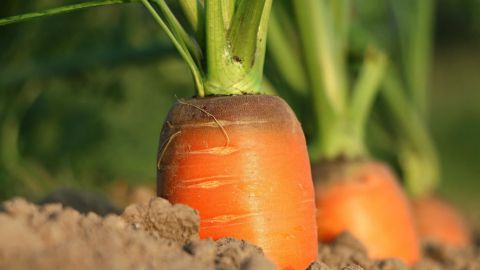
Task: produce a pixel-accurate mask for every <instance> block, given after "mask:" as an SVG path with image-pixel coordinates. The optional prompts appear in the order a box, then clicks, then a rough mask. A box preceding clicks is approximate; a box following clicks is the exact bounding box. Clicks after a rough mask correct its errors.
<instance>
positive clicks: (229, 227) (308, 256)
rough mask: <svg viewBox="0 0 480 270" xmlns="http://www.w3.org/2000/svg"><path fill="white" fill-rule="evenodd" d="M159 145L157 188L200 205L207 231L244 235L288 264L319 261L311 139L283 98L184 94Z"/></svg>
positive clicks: (296, 265) (296, 266)
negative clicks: (307, 141)
mask: <svg viewBox="0 0 480 270" xmlns="http://www.w3.org/2000/svg"><path fill="white" fill-rule="evenodd" d="M160 146H161V147H160V149H159V171H158V194H159V195H160V196H162V197H165V198H168V199H169V200H170V201H172V202H175V203H184V204H187V205H190V206H192V207H193V208H196V209H198V210H199V211H200V217H201V223H200V237H201V238H208V237H212V238H214V239H218V238H220V237H225V236H233V237H236V238H239V239H246V240H248V241H251V242H253V243H255V244H257V245H259V246H260V247H262V249H263V251H264V252H265V253H266V255H267V256H269V257H270V258H272V259H273V260H274V261H275V262H276V263H277V265H279V266H280V267H282V268H283V269H305V268H306V267H307V266H308V265H309V264H310V263H311V262H312V261H314V260H315V258H316V256H317V254H316V250H317V247H316V241H315V239H316V233H315V230H316V229H315V220H314V215H315V214H314V213H315V209H314V207H315V206H314V200H313V187H312V183H311V176H310V166H309V160H308V154H307V150H306V146H305V139H304V135H303V132H302V130H301V128H300V125H299V123H298V121H297V119H296V117H295V115H294V113H293V112H292V111H291V109H290V108H289V107H288V105H287V104H286V103H285V102H284V101H283V100H282V99H280V98H278V97H274V96H264V95H244V96H233V97H212V98H204V99H190V100H186V101H179V102H177V104H176V105H175V106H174V107H173V108H172V110H171V111H170V113H169V115H168V117H167V121H166V124H165V126H164V128H163V130H162V135H161V139H160Z"/></svg>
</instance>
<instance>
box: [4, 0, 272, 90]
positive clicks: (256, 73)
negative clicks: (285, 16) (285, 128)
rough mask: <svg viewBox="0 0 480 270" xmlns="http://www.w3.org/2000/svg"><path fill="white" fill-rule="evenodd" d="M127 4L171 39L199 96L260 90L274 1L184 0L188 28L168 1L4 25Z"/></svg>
mask: <svg viewBox="0 0 480 270" xmlns="http://www.w3.org/2000/svg"><path fill="white" fill-rule="evenodd" d="M128 2H141V3H142V4H143V5H144V6H145V7H146V8H147V9H148V11H149V12H150V13H151V14H152V16H153V17H154V19H155V20H156V22H157V23H158V24H159V25H160V27H161V28H162V29H163V30H164V31H165V32H166V34H167V35H168V37H169V38H170V39H171V40H172V42H173V43H174V45H175V47H176V48H177V50H178V52H179V53H180V55H181V57H182V58H183V60H184V61H185V62H186V63H187V65H188V66H189V68H190V70H191V72H192V74H193V77H194V80H195V86H196V90H197V91H196V92H197V96H200V97H203V96H208V95H239V94H256V93H260V92H261V89H260V88H261V81H262V74H263V64H264V58H265V47H266V34H267V24H268V17H269V14H270V9H271V5H272V0H230V1H219V0H179V1H177V4H178V5H179V6H180V9H181V10H182V12H183V15H184V17H186V18H187V21H188V24H189V26H187V27H185V26H183V25H182V24H181V23H180V20H179V19H177V17H176V16H175V15H174V13H173V12H172V10H171V9H170V7H169V6H168V5H167V3H166V1H165V0H100V1H91V2H84V3H80V4H74V5H69V6H63V7H58V8H53V9H49V10H45V11H41V12H33V13H27V14H22V15H16V16H12V17H8V18H4V19H0V26H1V25H6V24H10V23H15V22H21V21H25V20H29V19H33V18H38V17H44V16H50V15H55V14H60V13H66V12H71V11H74V10H79V9H84V8H89V7H96V6H105V5H111V4H119V3H128ZM187 29H189V30H190V31H187Z"/></svg>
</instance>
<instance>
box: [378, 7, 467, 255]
mask: <svg viewBox="0 0 480 270" xmlns="http://www.w3.org/2000/svg"><path fill="white" fill-rule="evenodd" d="M392 4H393V8H394V9H393V11H394V14H395V15H396V16H395V21H396V22H395V24H396V25H397V27H398V31H397V32H396V33H395V31H392V32H393V33H395V34H396V38H397V39H398V41H400V40H401V41H402V42H398V44H399V47H400V50H397V48H396V49H395V50H392V51H395V52H397V54H399V55H397V56H396V57H395V58H396V59H402V61H398V62H396V63H394V65H392V66H391V67H390V70H389V72H388V74H387V76H386V77H385V79H384V81H383V84H384V85H383V86H384V91H382V95H381V101H382V103H383V105H386V106H384V107H385V108H386V110H383V111H381V112H380V115H381V116H382V117H383V121H384V122H383V123H382V126H383V127H384V128H385V131H386V133H389V134H388V135H389V137H390V139H391V143H390V144H389V146H390V147H392V146H393V149H391V150H390V151H392V152H393V154H394V156H395V157H396V159H397V163H398V164H397V165H398V167H399V168H400V170H401V173H402V176H403V180H404V183H405V186H406V188H407V190H408V192H409V194H410V195H411V197H412V201H413V210H414V216H415V219H416V224H417V228H418V232H419V236H420V240H423V241H435V242H439V243H442V244H446V245H452V246H457V247H465V246H467V245H468V244H469V243H470V233H469V231H468V229H467V227H466V224H465V221H464V220H463V217H462V216H461V215H460V214H459V213H458V211H457V210H455V209H454V208H453V207H452V206H451V205H450V204H449V203H448V202H446V201H444V200H442V199H439V198H438V197H436V196H434V195H432V194H435V189H436V188H437V186H438V184H439V183H440V180H441V170H440V169H439V168H440V163H441V162H439V156H438V154H437V151H436V148H435V144H434V142H433V140H432V138H431V134H430V132H429V130H428V128H427V126H428V110H427V108H428V106H427V105H428V100H427V98H428V92H429V87H428V77H429V75H428V74H429V71H430V58H431V55H432V51H433V50H432V44H431V43H432V36H433V21H434V20H433V18H432V16H433V14H434V4H435V1H432V0H425V1H415V2H411V3H408V2H406V1H403V2H401V1H397V2H392ZM405 10H409V12H404V11H405Z"/></svg>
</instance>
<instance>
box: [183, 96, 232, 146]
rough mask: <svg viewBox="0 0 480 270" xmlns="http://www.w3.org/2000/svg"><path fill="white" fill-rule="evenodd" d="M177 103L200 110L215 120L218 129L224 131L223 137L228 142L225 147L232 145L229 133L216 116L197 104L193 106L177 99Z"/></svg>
mask: <svg viewBox="0 0 480 270" xmlns="http://www.w3.org/2000/svg"><path fill="white" fill-rule="evenodd" d="M177 102H178V103H180V104H182V105H187V106H192V107H194V108H195V109H198V110H200V111H201V112H203V113H204V114H206V115H208V116H209V117H211V118H212V119H213V121H215V123H216V124H217V125H218V127H219V128H220V129H221V130H222V132H223V135H225V139H226V140H227V141H226V142H225V147H228V146H229V145H230V137H228V133H227V131H226V130H225V128H224V127H223V125H222V124H221V123H220V122H219V121H218V120H217V118H216V117H215V115H213V114H211V113H209V112H208V111H207V110H205V109H203V108H201V107H200V106H197V105H195V104H191V103H188V102H185V101H183V100H182V99H178V98H177Z"/></svg>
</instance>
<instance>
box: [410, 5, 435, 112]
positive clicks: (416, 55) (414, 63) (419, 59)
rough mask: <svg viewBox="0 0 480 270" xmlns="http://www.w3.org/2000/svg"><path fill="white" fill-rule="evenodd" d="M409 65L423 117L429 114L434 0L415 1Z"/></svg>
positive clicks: (416, 103)
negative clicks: (428, 101)
mask: <svg viewBox="0 0 480 270" xmlns="http://www.w3.org/2000/svg"><path fill="white" fill-rule="evenodd" d="M414 2H415V4H414V5H415V7H414V11H415V12H414V23H412V24H411V27H410V28H409V30H410V31H411V39H410V44H409V45H410V47H409V48H408V52H409V54H408V55H407V57H408V65H407V66H406V72H407V78H408V83H409V89H410V90H411V95H412V101H413V104H414V106H415V108H417V111H418V112H419V113H420V115H421V116H422V117H425V116H426V115H427V107H428V104H427V100H428V80H429V76H428V75H429V70H430V57H431V41H432V23H433V0H422V1H414Z"/></svg>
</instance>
